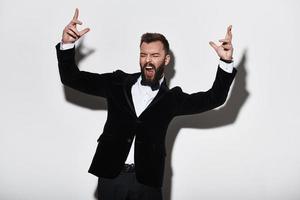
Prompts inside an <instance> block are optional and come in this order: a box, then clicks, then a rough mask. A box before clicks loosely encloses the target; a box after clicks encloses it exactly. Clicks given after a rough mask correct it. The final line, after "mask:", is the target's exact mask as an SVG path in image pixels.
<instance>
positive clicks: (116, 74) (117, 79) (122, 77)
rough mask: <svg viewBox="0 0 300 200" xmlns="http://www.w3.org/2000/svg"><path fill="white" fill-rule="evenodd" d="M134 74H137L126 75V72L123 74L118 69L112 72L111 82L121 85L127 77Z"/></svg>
mask: <svg viewBox="0 0 300 200" xmlns="http://www.w3.org/2000/svg"><path fill="white" fill-rule="evenodd" d="M135 74H138V73H134V74H132V73H127V72H124V71H122V70H120V69H117V70H116V71H114V72H113V81H114V82H119V83H122V82H123V81H124V80H126V79H127V78H128V77H130V76H133V75H135Z"/></svg>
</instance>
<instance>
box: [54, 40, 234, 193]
mask: <svg viewBox="0 0 300 200" xmlns="http://www.w3.org/2000/svg"><path fill="white" fill-rule="evenodd" d="M56 49H57V58H58V66H59V73H60V78H61V81H62V83H63V84H64V85H66V86H69V87H71V88H74V89H76V90H79V91H81V92H84V93H87V94H91V95H96V96H101V97H104V98H106V100H107V107H108V115H107V121H106V123H105V126H104V128H103V133H102V134H101V135H100V137H99V139H98V146H97V149H96V153H95V155H94V158H93V161H92V164H91V166H90V168H89V172H90V173H92V174H94V175H96V176H98V177H105V178H113V177H116V176H117V175H118V174H119V173H120V171H121V169H122V167H123V165H124V162H125V161H126V159H127V155H128V153H129V150H130V147H131V144H132V141H133V138H134V136H136V140H135V149H134V162H135V170H136V177H137V180H138V181H139V182H141V183H143V184H146V185H149V186H153V187H161V186H162V182H163V174H164V164H165V156H166V150H165V136H166V132H167V128H168V125H169V123H170V121H171V120H172V119H173V118H174V117H175V116H178V115H189V114H196V113H201V112H204V111H207V110H210V109H213V108H216V107H218V106H220V105H222V104H223V103H224V102H225V100H226V97H227V94H228V91H229V88H230V85H231V83H232V81H233V79H234V76H235V74H236V70H235V69H234V71H233V73H227V72H225V71H223V70H222V69H220V68H219V67H218V70H217V75H216V78H215V81H214V83H213V86H212V88H211V89H209V90H208V91H206V92H197V93H193V94H187V93H184V92H183V91H182V90H181V88H180V87H174V88H172V89H169V88H168V87H167V85H166V81H165V80H164V81H163V83H162V85H161V87H160V89H159V92H158V94H157V95H156V96H155V98H154V100H153V101H152V102H151V103H150V105H149V106H148V107H147V108H146V109H145V110H144V111H143V112H142V114H141V115H140V116H139V117H137V116H136V113H135V109H134V106H133V102H132V96H131V87H132V85H133V84H134V83H135V82H136V81H137V79H138V77H139V76H140V73H135V74H128V73H125V72H123V71H121V70H117V71H115V72H112V73H104V74H97V73H90V72H85V71H80V70H79V69H78V67H77V66H76V64H75V60H74V55H75V49H74V48H73V49H69V50H64V51H61V50H60V49H59V44H58V45H57V46H56Z"/></svg>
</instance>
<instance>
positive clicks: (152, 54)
mask: <svg viewBox="0 0 300 200" xmlns="http://www.w3.org/2000/svg"><path fill="white" fill-rule="evenodd" d="M140 54H141V55H146V54H147V53H143V52H141V53H140ZM150 55H160V53H151V54H150Z"/></svg>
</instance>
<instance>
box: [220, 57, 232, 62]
mask: <svg viewBox="0 0 300 200" xmlns="http://www.w3.org/2000/svg"><path fill="white" fill-rule="evenodd" d="M220 60H222V61H223V62H225V63H232V62H233V58H232V57H231V58H230V59H229V58H226V59H224V58H220Z"/></svg>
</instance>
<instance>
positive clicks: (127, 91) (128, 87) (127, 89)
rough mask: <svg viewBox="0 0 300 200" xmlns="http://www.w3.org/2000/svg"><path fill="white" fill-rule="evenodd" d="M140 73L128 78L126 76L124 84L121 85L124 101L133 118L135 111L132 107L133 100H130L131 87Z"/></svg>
mask: <svg viewBox="0 0 300 200" xmlns="http://www.w3.org/2000/svg"><path fill="white" fill-rule="evenodd" d="M140 74H141V73H135V74H132V75H130V76H128V77H127V78H126V80H125V83H124V85H123V93H124V96H125V99H126V101H127V104H128V106H129V108H130V111H129V112H130V113H131V114H133V115H134V116H135V117H137V116H136V113H135V109H134V105H133V100H132V94H131V87H132V86H133V84H134V83H135V82H136V81H137V79H138V77H139V76H140Z"/></svg>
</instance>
